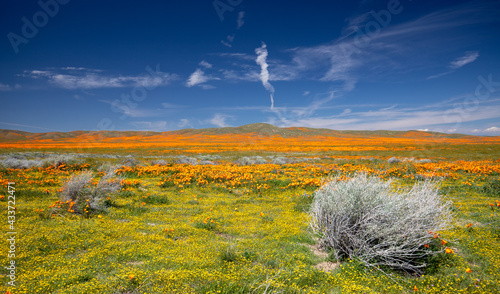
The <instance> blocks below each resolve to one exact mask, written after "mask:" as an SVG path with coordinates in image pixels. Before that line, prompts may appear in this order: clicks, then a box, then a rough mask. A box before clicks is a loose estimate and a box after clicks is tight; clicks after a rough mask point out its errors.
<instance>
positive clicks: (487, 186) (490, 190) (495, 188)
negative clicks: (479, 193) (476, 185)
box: [482, 179, 500, 197]
mask: <svg viewBox="0 0 500 294" xmlns="http://www.w3.org/2000/svg"><path fill="white" fill-rule="evenodd" d="M482 190H483V192H484V193H485V194H486V195H488V196H492V197H497V196H500V179H491V180H489V181H487V182H486V183H484V185H483V186H482Z"/></svg>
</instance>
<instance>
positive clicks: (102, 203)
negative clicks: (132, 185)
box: [59, 170, 121, 214]
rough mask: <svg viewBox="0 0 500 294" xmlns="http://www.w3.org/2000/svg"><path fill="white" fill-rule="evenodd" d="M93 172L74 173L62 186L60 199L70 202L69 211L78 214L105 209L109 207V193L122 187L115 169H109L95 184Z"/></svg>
mask: <svg viewBox="0 0 500 294" xmlns="http://www.w3.org/2000/svg"><path fill="white" fill-rule="evenodd" d="M93 180H94V178H93V173H92V172H91V171H86V172H83V173H80V174H76V175H73V176H72V177H71V178H70V179H69V180H68V181H67V182H66V183H65V184H64V186H63V187H62V190H61V193H60V195H59V200H60V201H61V202H63V203H69V204H70V209H69V211H70V212H72V213H77V214H89V213H92V212H100V211H105V210H106V209H107V208H108V207H109V203H110V200H109V199H108V195H110V194H111V193H113V192H116V191H118V190H119V189H120V188H121V184H120V182H121V179H120V178H117V177H115V173H114V171H112V170H110V171H108V172H107V173H106V174H105V175H104V176H103V177H101V179H99V181H98V182H97V184H96V185H95V184H93Z"/></svg>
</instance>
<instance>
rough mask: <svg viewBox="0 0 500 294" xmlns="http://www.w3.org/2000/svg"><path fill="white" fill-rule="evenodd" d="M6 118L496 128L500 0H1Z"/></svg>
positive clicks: (20, 121)
mask: <svg viewBox="0 0 500 294" xmlns="http://www.w3.org/2000/svg"><path fill="white" fill-rule="evenodd" d="M0 35H1V42H0V64H1V67H0V101H1V108H0V128H3V129H17V130H24V131H29V132H47V131H73V130H152V131H169V130H177V129H183V128H205V127H223V126H239V125H244V124H249V123H256V122H267V123H271V124H274V125H276V126H280V127H289V126H304V127H315V128H331V129H338V130H380V129H384V130H415V129H419V130H429V131H438V132H449V133H455V132H456V133H466V134H477V135H500V2H499V1H459V0H455V1H448V0H445V1H418V0H413V1H410V0H401V1H397V0H388V1H375V0H363V1H322V0H321V1H320V0H308V1H299V0H295V1H257V0H252V1H250V0H215V1H213V0H207V1H194V0H183V1H177V0H176V1H172V0H166V1H146V2H145V3H139V2H138V1H129V0H122V1H95V0H89V1H78V0H41V1H15V0H4V1H2V2H1V3H0Z"/></svg>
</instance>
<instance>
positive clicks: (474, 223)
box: [0, 158, 500, 293]
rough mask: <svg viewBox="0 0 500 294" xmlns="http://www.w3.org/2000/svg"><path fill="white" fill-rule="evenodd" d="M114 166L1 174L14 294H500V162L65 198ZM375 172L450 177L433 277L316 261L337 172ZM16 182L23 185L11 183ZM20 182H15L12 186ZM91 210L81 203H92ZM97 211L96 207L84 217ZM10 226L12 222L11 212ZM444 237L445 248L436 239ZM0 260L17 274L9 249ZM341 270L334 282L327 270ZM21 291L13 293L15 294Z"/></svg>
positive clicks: (308, 171)
mask: <svg viewBox="0 0 500 294" xmlns="http://www.w3.org/2000/svg"><path fill="white" fill-rule="evenodd" d="M106 162H109V163H112V164H114V162H111V161H110V160H107V159H99V160H93V159H92V160H84V161H83V162H79V163H69V162H68V163H65V164H62V165H59V166H57V167H56V166H53V165H50V166H46V167H33V168H28V169H9V168H3V169H0V185H1V187H2V190H1V198H2V199H1V201H2V202H5V203H4V207H6V206H7V203H6V202H7V200H8V196H9V193H8V189H9V186H12V187H14V188H15V196H16V210H15V215H16V222H15V224H14V225H15V231H16V232H17V235H16V252H15V253H16V256H15V260H16V277H15V288H12V287H7V285H8V282H9V281H11V279H10V277H9V275H8V273H7V270H5V271H3V272H2V275H1V277H0V280H1V284H2V286H1V287H2V288H1V291H4V293H5V291H7V290H11V292H12V293H411V292H415V291H418V292H421V293H494V292H498V291H500V287H499V286H498V285H499V284H500V230H499V229H498V228H499V225H500V202H499V200H500V199H499V198H500V197H499V195H498V194H492V193H494V192H495V191H496V192H498V191H499V190H495V187H496V188H498V187H497V186H495V185H497V184H498V183H499V181H500V178H499V174H500V161H499V160H496V161H494V160H476V161H464V160H442V159H441V160H439V159H433V160H432V162H427V161H426V162H418V161H410V160H407V161H401V162H397V163H388V162H387V160H386V159H385V158H374V159H371V160H367V159H342V160H339V159H335V158H323V159H321V160H313V161H305V162H299V163H289V164H271V163H267V164H253V165H237V164H234V163H232V162H229V161H224V160H220V161H219V162H217V163H216V164H213V165H208V164H207V165H190V164H177V163H167V164H162V165H159V164H157V165H154V164H151V163H150V162H148V160H146V159H144V160H140V161H139V164H138V165H135V166H132V167H131V166H125V165H118V166H117V168H118V171H117V176H119V177H121V180H120V187H121V188H120V190H119V191H118V192H115V193H111V194H109V195H108V197H109V198H108V199H106V201H107V203H108V204H109V205H108V206H109V207H108V209H107V210H106V211H103V212H99V213H97V212H95V213H93V212H92V211H87V212H83V211H82V213H80V212H79V211H75V207H78V204H75V201H74V200H73V199H72V201H69V200H68V201H61V200H60V198H59V195H60V193H61V191H62V187H63V184H64V182H65V181H67V180H68V179H69V178H70V177H71V176H72V175H75V174H81V173H83V172H85V171H92V172H93V174H94V176H95V178H94V179H93V182H92V185H93V186H97V185H98V182H99V178H100V177H102V176H104V172H102V171H100V170H98V168H99V167H100V166H101V165H102V164H106ZM356 172H364V173H368V174H373V175H377V176H380V177H381V178H384V179H388V178H395V179H396V182H397V183H399V184H400V185H403V186H405V185H408V184H410V183H413V182H414V181H417V180H422V179H426V178H432V179H441V180H442V183H441V191H442V193H445V194H446V198H447V199H449V200H451V201H452V202H453V210H454V213H455V220H454V225H453V228H451V229H449V230H447V231H443V232H439V233H436V234H434V233H432V234H429V242H435V241H436V242H438V243H439V244H442V245H440V246H443V247H442V248H443V249H444V248H445V247H446V250H445V252H447V253H443V254H441V255H438V256H437V257H436V259H435V260H432V261H430V266H429V268H428V269H427V270H426V272H425V273H424V275H422V276H418V275H410V274H406V273H401V272H394V271H391V270H388V269H377V268H366V267H364V266H363V265H362V264H360V263H359V262H358V261H356V260H346V261H343V262H342V263H336V261H335V260H333V258H332V257H331V255H330V256H329V255H328V253H327V252H320V253H321V254H318V252H316V251H317V250H316V251H315V250H314V248H316V247H315V245H316V244H317V239H316V237H315V236H314V235H313V234H312V233H311V232H310V230H309V228H308V220H309V217H308V213H307V212H308V206H309V204H310V203H311V201H312V198H313V197H314V190H315V189H317V188H318V187H320V186H321V185H322V183H323V182H324V181H325V180H327V179H328V177H331V176H333V175H340V176H343V177H344V178H348V177H350V176H352V175H353V174H354V173H356ZM13 182H15V184H12V183H13ZM9 183H11V184H9ZM487 188H488V189H489V190H488V189H487ZM82 207H83V206H82ZM86 207H87V208H85V209H89V210H90V208H88V206H86ZM3 215H4V216H3V218H4V220H5V221H4V222H3V223H4V224H3V226H4V227H5V228H6V227H7V226H8V223H7V213H6V212H5V210H4V213H3ZM434 237H436V238H434ZM1 246H2V251H1V252H2V254H1V256H0V262H1V264H2V265H7V263H8V260H7V252H6V251H7V250H8V244H7V242H3V244H2V245H1ZM325 264H326V265H330V266H331V268H330V269H331V270H330V271H324V270H323V268H322V267H321V266H320V265H325ZM12 289H14V291H12Z"/></svg>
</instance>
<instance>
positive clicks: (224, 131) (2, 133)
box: [0, 123, 484, 143]
mask: <svg viewBox="0 0 500 294" xmlns="http://www.w3.org/2000/svg"><path fill="white" fill-rule="evenodd" d="M231 134H235V135H246V134H248V135H249V136H259V137H272V136H280V137H283V138H290V137H310V136H319V137H339V138H373V137H390V138H413V137H415V138H417V137H418V138H423V137H424V138H425V137H426V138H429V139H431V138H450V139H452V138H457V139H458V138H464V139H465V138H469V139H472V138H481V137H479V136H471V135H463V134H446V133H437V132H423V131H416V130H410V131H384V130H381V131H336V130H331V129H315V128H304V127H290V128H279V127H276V126H273V125H270V124H266V123H255V124H249V125H244V126H240V127H224V128H207V129H183V130H178V131H168V132H151V131H72V132H48V133H30V132H24V131H17V130H3V129H0V142H3V143H15V142H23V143H25V142H29V141H42V142H43V141H45V142H50V141H51V142H54V141H59V142H61V141H65V140H70V141H74V140H80V139H89V138H96V139H97V138H100V139H106V140H107V141H112V140H113V138H116V139H118V140H126V139H131V140H133V139H147V138H148V137H155V138H159V137H170V136H176V135H177V136H183V137H189V136H197V137H200V136H201V137H203V136H216V135H231ZM483 138H484V137H483Z"/></svg>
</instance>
